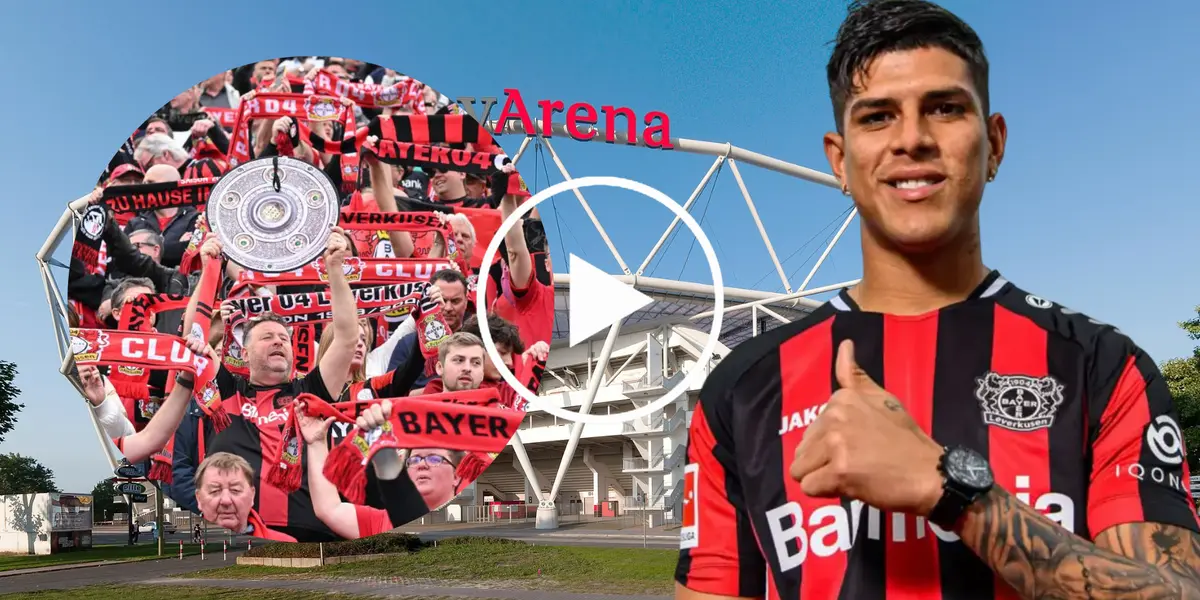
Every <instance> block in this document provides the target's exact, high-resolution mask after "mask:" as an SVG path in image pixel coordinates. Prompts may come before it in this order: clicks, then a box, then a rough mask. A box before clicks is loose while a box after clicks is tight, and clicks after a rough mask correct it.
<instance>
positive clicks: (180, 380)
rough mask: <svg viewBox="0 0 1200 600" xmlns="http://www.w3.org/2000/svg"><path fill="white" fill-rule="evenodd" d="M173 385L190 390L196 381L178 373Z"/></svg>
mask: <svg viewBox="0 0 1200 600" xmlns="http://www.w3.org/2000/svg"><path fill="white" fill-rule="evenodd" d="M175 385H181V386H183V387H185V388H187V389H189V390H190V389H194V388H195V385H196V380H195V379H193V378H192V377H191V376H190V375H187V374H185V373H180V374H178V375H176V376H175Z"/></svg>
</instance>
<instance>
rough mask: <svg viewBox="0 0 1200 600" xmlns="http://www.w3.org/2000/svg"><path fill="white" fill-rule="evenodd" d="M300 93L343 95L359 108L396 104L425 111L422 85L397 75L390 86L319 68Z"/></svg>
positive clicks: (306, 81)
mask: <svg viewBox="0 0 1200 600" xmlns="http://www.w3.org/2000/svg"><path fill="white" fill-rule="evenodd" d="M304 92H305V93H306V94H312V93H320V94H327V95H330V96H344V97H346V98H349V99H351V100H353V101H354V103H355V104H357V105H359V106H361V107H363V108H392V107H399V108H406V109H409V110H412V111H414V112H417V113H424V112H425V103H424V95H425V94H424V92H425V84H423V83H421V82H419V81H417V80H415V79H413V78H411V77H401V78H400V80H399V81H397V82H396V83H393V84H391V85H379V84H372V83H359V82H353V81H344V80H342V79H339V78H338V77H337V75H334V74H333V73H330V72H329V71H327V70H325V69H320V70H318V71H317V72H316V75H315V76H313V77H312V78H311V79H306V80H305V87H304Z"/></svg>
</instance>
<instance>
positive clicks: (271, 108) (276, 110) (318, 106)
mask: <svg viewBox="0 0 1200 600" xmlns="http://www.w3.org/2000/svg"><path fill="white" fill-rule="evenodd" d="M283 117H291V118H292V120H293V121H294V122H296V123H297V124H298V126H299V127H300V128H301V131H302V133H301V135H302V136H304V137H309V134H308V133H305V132H306V131H307V126H305V125H304V123H303V122H304V121H341V122H344V123H345V124H346V131H347V132H353V131H354V110H353V109H352V108H351V107H348V106H346V105H344V104H342V102H341V99H340V98H335V97H333V96H323V95H316V94H314V95H305V94H289V93H279V92H260V93H258V94H257V95H255V96H254V97H253V98H251V99H249V100H242V101H241V102H240V103H239V104H238V113H237V121H236V123H235V125H234V127H233V133H232V134H231V136H230V139H229V165H230V167H234V166H237V165H239V164H242V163H244V162H246V161H248V160H250V158H251V156H250V143H251V141H250V122H251V121H254V120H257V119H280V118H283Z"/></svg>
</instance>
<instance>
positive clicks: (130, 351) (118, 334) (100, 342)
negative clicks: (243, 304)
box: [70, 329, 217, 483]
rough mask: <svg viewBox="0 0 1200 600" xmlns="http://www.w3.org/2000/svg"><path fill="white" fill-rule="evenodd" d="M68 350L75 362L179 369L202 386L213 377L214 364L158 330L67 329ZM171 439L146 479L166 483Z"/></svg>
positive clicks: (161, 451)
mask: <svg viewBox="0 0 1200 600" xmlns="http://www.w3.org/2000/svg"><path fill="white" fill-rule="evenodd" d="M70 338H71V352H72V353H73V354H74V356H75V364H77V365H97V366H110V367H121V366H133V367H140V368H142V369H163V370H168V371H170V370H182V371H187V372H189V373H192V375H193V376H194V377H195V387H196V389H202V388H203V387H204V386H206V385H208V382H209V381H212V379H213V378H214V377H215V376H216V372H217V365H216V363H214V362H212V361H210V360H209V359H208V357H206V356H199V355H196V354H193V353H192V351H191V350H189V349H188V347H187V346H186V345H185V344H184V341H183V339H182V338H180V337H177V336H173V335H165V334H161V333H147V332H141V331H121V330H105V329H71V330H70ZM172 446H173V444H172V440H168V441H167V444H166V445H165V446H164V447H163V448H161V449H160V450H159V451H158V452H156V453H155V454H154V456H153V457H152V459H151V467H150V473H148V474H147V477H148V478H149V479H152V480H155V481H162V482H164V483H170V481H171V462H170V452H171V450H170V449H171V448H172Z"/></svg>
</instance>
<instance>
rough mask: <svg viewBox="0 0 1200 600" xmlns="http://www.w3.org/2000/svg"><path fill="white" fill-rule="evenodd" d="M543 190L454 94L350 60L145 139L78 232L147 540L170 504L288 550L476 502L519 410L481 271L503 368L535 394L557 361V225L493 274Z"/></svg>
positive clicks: (187, 105)
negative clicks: (491, 345) (290, 545)
mask: <svg viewBox="0 0 1200 600" xmlns="http://www.w3.org/2000/svg"><path fill="white" fill-rule="evenodd" d="M528 197H529V192H528V191H527V190H526V187H525V185H524V183H523V181H522V180H521V177H520V175H519V174H518V173H517V171H516V170H515V168H514V165H513V164H512V161H511V160H510V159H509V158H508V156H507V155H506V154H505V153H504V151H503V150H502V149H501V147H500V146H499V145H498V144H497V143H496V142H495V140H494V139H493V138H492V136H491V135H490V134H489V133H488V131H486V130H485V129H484V128H483V127H481V126H480V124H479V123H478V122H476V121H475V120H474V119H473V118H472V117H470V116H469V115H466V114H464V113H463V112H462V111H461V110H460V107H459V106H458V105H457V104H454V103H452V102H451V101H450V100H449V98H448V97H447V96H446V95H444V94H442V93H439V92H438V91H437V90H436V89H434V88H433V87H430V86H429V85H427V84H425V83H424V82H423V81H419V80H417V79H414V78H413V77H411V76H408V75H405V74H403V73H401V72H398V71H394V70H392V69H389V68H386V67H382V66H378V65H373V64H369V63H365V62H362V61H357V60H351V59H348V58H337V57H314V56H293V57H283V58H278V59H269V60H261V61H258V62H255V63H251V64H247V65H242V66H240V67H236V68H234V69H232V70H229V71H223V72H221V73H217V74H214V75H213V76H212V77H209V78H208V79H205V80H203V81H201V82H199V83H197V84H196V85H195V86H193V87H191V88H189V89H187V90H184V91H183V92H181V93H180V94H178V95H176V96H175V97H174V98H172V99H171V100H170V101H169V102H168V103H166V104H165V105H164V106H162V107H161V108H160V109H158V110H157V111H155V112H154V113H153V114H151V115H150V116H149V117H148V118H147V119H146V120H145V121H144V122H142V123H139V124H137V125H136V127H134V128H133V133H132V134H131V135H130V137H129V139H127V140H125V141H124V143H123V144H121V146H120V148H119V150H117V152H116V153H115V155H114V156H113V157H112V159H111V160H110V161H109V163H108V164H107V165H106V166H105V167H104V169H103V172H102V174H101V176H100V178H99V180H98V182H97V186H96V188H95V189H94V190H93V192H92V194H91V200H90V203H89V204H88V205H87V206H86V207H85V208H84V209H83V210H81V211H79V212H78V214H77V217H78V221H77V223H76V233H75V239H74V244H73V247H72V253H71V277H70V280H69V284H68V301H69V309H70V319H71V327H72V329H71V331H70V336H71V338H70V344H71V350H72V353H73V354H74V360H75V364H76V368H77V370H76V371H75V372H74V375H75V376H77V377H78V379H79V384H80V387H81V389H82V390H83V391H84V396H85V397H86V400H87V406H88V410H90V411H91V414H92V417H93V419H94V420H95V423H96V425H97V427H98V429H100V430H101V431H102V432H103V433H104V436H105V437H106V438H108V439H110V440H111V441H112V444H111V445H108V444H106V445H105V447H104V448H103V451H105V452H106V453H107V454H108V456H109V458H110V462H111V463H112V465H113V468H114V473H113V486H114V489H115V490H116V491H117V493H118V494H119V495H120V497H122V498H123V499H124V501H125V502H126V503H127V504H128V505H129V507H130V510H129V511H127V513H126V516H127V518H128V525H129V535H130V536H132V537H135V538H136V537H137V536H138V535H139V534H145V533H151V534H153V535H154V536H157V535H158V531H157V525H153V524H152V523H158V522H159V521H160V520H159V518H158V515H157V510H156V506H157V502H158V500H159V499H158V498H154V496H155V495H156V494H160V493H161V494H162V496H163V498H162V499H163V500H165V501H166V502H165V506H166V514H165V515H163V519H162V522H164V523H167V524H168V525H169V527H168V526H167V525H164V528H165V529H169V530H173V531H176V532H181V531H182V532H183V533H185V534H187V533H191V534H192V535H193V537H203V536H204V535H205V533H203V532H207V535H209V536H212V535H213V530H214V528H216V529H217V531H218V535H223V534H228V535H230V536H234V535H249V536H253V537H258V538H266V539H270V540H277V541H295V542H325V541H338V540H347V539H357V538H362V537H366V536H370V535H374V534H377V533H383V532H387V531H391V530H393V529H395V528H396V527H399V526H401V525H404V524H405V523H408V522H411V521H413V520H414V519H418V518H420V517H422V516H424V515H425V514H426V513H428V512H429V511H430V510H437V509H445V508H447V507H448V505H452V504H454V503H459V504H477V503H479V502H480V501H481V500H482V496H481V495H480V494H476V493H474V489H473V485H472V484H473V482H474V481H475V479H476V478H478V477H479V476H480V475H481V474H482V473H483V471H484V470H485V469H487V467H488V466H489V465H490V464H491V463H492V461H493V460H494V459H495V457H496V456H497V455H498V454H499V453H500V451H501V450H502V449H503V448H504V447H505V446H507V445H508V443H509V440H510V439H511V438H512V436H513V435H514V434H515V432H516V430H517V428H518V427H519V426H520V424H521V422H522V419H523V418H524V416H525V412H524V411H525V406H524V404H525V402H524V401H523V400H522V399H521V398H520V396H519V395H518V394H516V393H514V392H513V390H512V389H511V388H510V387H509V385H508V384H507V383H506V382H505V381H504V380H503V378H502V377H501V376H500V374H499V372H498V370H497V368H496V365H494V364H492V362H491V359H489V357H488V354H487V353H486V352H485V351H484V347H483V342H482V341H481V340H480V326H481V324H480V323H479V322H478V319H477V318H476V316H475V315H476V312H477V308H476V307H475V306H474V302H475V297H476V295H475V286H476V283H477V282H478V281H479V277H481V276H483V277H490V278H492V279H491V280H490V281H489V284H488V287H489V289H490V290H496V291H495V292H494V293H492V294H490V295H489V297H488V298H487V299H486V301H487V302H488V314H489V316H488V319H487V322H486V323H484V324H483V326H485V327H488V333H489V334H490V336H491V338H492V339H493V340H494V341H495V343H496V345H497V348H498V350H499V351H500V355H501V356H503V357H504V362H505V366H506V367H507V368H508V369H510V370H512V372H514V373H518V374H520V375H521V378H522V381H528V382H529V384H528V385H529V386H530V387H531V388H536V387H537V385H538V384H539V383H540V380H541V374H542V373H543V372H544V368H545V363H546V358H547V355H548V353H549V343H550V335H551V334H550V332H551V329H552V322H553V319H554V293H553V276H552V274H551V272H550V264H551V261H550V259H549V249H548V247H547V241H546V235H545V232H544V230H543V228H542V225H541V223H540V221H539V220H538V219H536V218H527V219H525V221H524V223H523V224H522V226H521V227H518V228H514V230H513V231H510V232H508V233H507V234H506V235H505V238H504V244H505V248H504V250H503V251H502V252H499V253H497V256H498V258H497V260H496V261H495V262H494V263H492V264H482V262H481V258H482V254H483V253H482V250H483V249H484V248H486V247H487V246H488V244H489V243H491V241H492V238H493V237H494V236H495V235H496V231H497V228H498V227H499V225H500V224H501V223H502V222H503V221H504V219H505V218H506V217H507V216H508V215H509V214H511V213H512V212H514V211H515V210H516V208H517V207H518V206H519V205H520V204H521V203H522V202H523V201H525V200H526V199H527V198H528ZM468 491H469V493H468ZM184 527H186V529H183V528H184ZM222 530H223V531H222ZM168 533H169V531H168ZM135 541H136V540H135Z"/></svg>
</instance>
